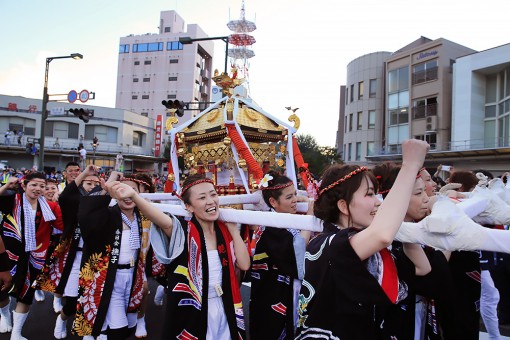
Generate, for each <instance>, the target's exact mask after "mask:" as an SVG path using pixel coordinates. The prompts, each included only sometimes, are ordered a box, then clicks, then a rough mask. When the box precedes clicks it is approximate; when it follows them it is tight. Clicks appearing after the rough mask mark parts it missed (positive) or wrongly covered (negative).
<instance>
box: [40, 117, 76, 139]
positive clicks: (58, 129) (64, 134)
mask: <svg viewBox="0 0 510 340" xmlns="http://www.w3.org/2000/svg"><path fill="white" fill-rule="evenodd" d="M78 128H79V124H75V123H68V122H62V121H47V122H46V125H45V129H44V135H45V136H46V137H55V138H62V139H68V138H73V139H74V138H78Z"/></svg>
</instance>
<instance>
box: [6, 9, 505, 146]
mask: <svg viewBox="0 0 510 340" xmlns="http://www.w3.org/2000/svg"><path fill="white" fill-rule="evenodd" d="M245 7H246V19H247V20H250V21H254V22H255V23H256V25H257V30H256V31H254V32H252V33H251V34H252V35H253V36H254V37H255V39H256V40H257V42H256V43H255V44H254V45H253V50H254V52H255V57H254V58H252V59H250V67H249V77H250V79H249V81H250V82H249V84H250V96H251V97H252V98H253V99H254V100H255V101H256V102H257V103H258V104H259V105H260V106H261V107H262V108H263V109H264V110H265V111H267V112H269V113H270V114H271V115H273V116H275V117H277V118H279V119H281V120H284V121H287V118H288V116H289V115H290V114H289V111H287V110H286V109H285V107H287V106H291V107H293V108H296V107H297V108H299V110H297V111H296V113H297V115H298V116H299V118H300V120H301V127H300V128H299V130H298V134H309V135H312V136H313V137H314V138H315V139H316V141H317V142H318V144H319V145H322V146H334V145H335V138H336V130H337V126H338V112H339V105H340V103H339V97H340V95H339V92H340V86H341V85H345V83H346V70H347V65H348V64H349V62H351V61H352V60H354V59H356V58H358V57H360V56H362V55H365V54H369V53H373V52H378V51H388V52H393V51H396V50H398V49H399V48H401V47H403V46H405V45H407V44H409V43H411V42H413V41H414V40H416V39H418V38H419V37H420V36H425V37H427V38H430V39H432V40H435V39H438V38H445V39H448V40H450V41H453V42H455V43H458V44H461V45H464V46H466V47H469V48H472V49H474V50H477V51H483V50H486V49H490V48H493V47H496V46H500V45H504V44H508V43H510V36H509V35H508V13H510V1H508V0H493V1H487V2H485V1H478V2H469V3H468V2H465V1H460V0H448V1H445V0H441V1H439V0H429V1H421V2H417V1H413V2H410V1H404V0H387V1H380V0H379V1H375V0H364V1H355V0H353V1H333V0H318V1H317V2H311V1H304V0H292V1H291V0H271V1H270V0H246V3H245ZM240 8H241V0H216V1H211V0H167V1H162V0H147V1H139V0H122V1H120V0H109V1H105V0H87V1H76V0H67V1H57V0H46V1H37V0H25V1H8V0H0V13H2V20H1V21H0V41H1V49H0V53H1V54H0V61H1V62H0V94H6V95H16V96H23V97H27V98H37V99H39V98H42V93H43V85H44V68H45V59H46V58H47V57H54V56H63V55H69V54H71V53H81V54H83V55H84V59H83V60H79V61H75V60H73V59H64V60H54V61H53V62H52V63H51V64H50V71H49V86H48V92H49V93H50V94H66V93H68V92H69V91H70V90H76V91H78V92H79V91H81V90H82V89H87V90H88V91H91V92H95V93H96V99H95V100H94V101H89V102H88V103H87V104H90V105H96V106H105V107H114V106H115V92H116V77H117V60H118V50H119V48H118V45H119V39H120V37H124V36H127V35H129V34H134V35H139V34H145V33H157V32H158V26H159V17H160V11H166V10H175V11H177V13H179V15H181V17H183V18H184V20H185V21H186V24H198V25H199V26H200V27H201V28H202V29H203V30H204V31H205V32H206V33H207V34H208V35H209V36H211V37H214V36H225V35H228V34H230V33H231V32H230V31H229V30H228V28H227V26H226V24H227V22H228V21H229V20H235V19H238V18H239V15H240ZM224 49H225V44H224V43H223V42H222V41H217V42H215V55H214V58H215V59H216V61H215V66H214V68H217V69H219V70H220V71H221V70H223V64H224Z"/></svg>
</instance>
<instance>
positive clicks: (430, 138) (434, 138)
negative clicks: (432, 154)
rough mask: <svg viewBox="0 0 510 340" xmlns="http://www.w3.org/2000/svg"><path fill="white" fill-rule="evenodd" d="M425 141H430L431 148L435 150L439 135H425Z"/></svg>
mask: <svg viewBox="0 0 510 340" xmlns="http://www.w3.org/2000/svg"><path fill="white" fill-rule="evenodd" d="M425 141H426V142H427V143H429V145H430V149H431V150H435V149H436V144H437V135H436V134H435V133H430V134H426V135H425Z"/></svg>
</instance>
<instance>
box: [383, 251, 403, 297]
mask: <svg viewBox="0 0 510 340" xmlns="http://www.w3.org/2000/svg"><path fill="white" fill-rule="evenodd" d="M379 254H380V255H381V258H382V262H383V273H382V282H381V287H382V289H383V290H384V292H385V293H386V296H388V299H390V301H391V302H392V303H396V302H397V297H398V275H397V266H395V262H394V261H393V257H392V256H391V253H390V251H389V250H388V249H386V248H384V249H382V250H381V251H380V252H379Z"/></svg>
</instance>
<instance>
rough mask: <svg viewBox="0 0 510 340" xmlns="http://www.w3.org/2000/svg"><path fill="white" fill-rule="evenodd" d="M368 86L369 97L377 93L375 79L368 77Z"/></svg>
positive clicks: (373, 96)
mask: <svg viewBox="0 0 510 340" xmlns="http://www.w3.org/2000/svg"><path fill="white" fill-rule="evenodd" d="M368 87H369V89H368V92H369V97H370V98H375V96H376V94H377V79H370V84H369V86H368Z"/></svg>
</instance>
